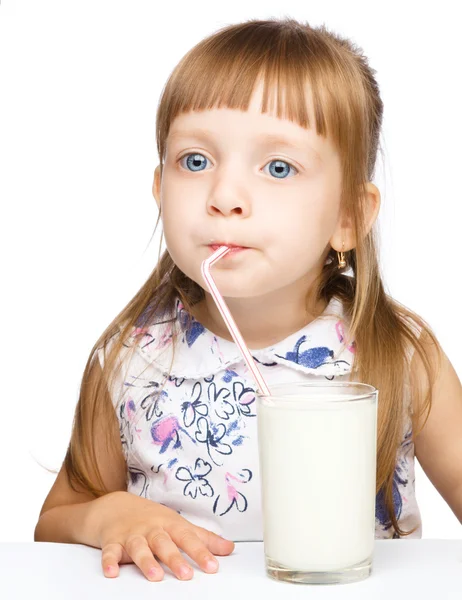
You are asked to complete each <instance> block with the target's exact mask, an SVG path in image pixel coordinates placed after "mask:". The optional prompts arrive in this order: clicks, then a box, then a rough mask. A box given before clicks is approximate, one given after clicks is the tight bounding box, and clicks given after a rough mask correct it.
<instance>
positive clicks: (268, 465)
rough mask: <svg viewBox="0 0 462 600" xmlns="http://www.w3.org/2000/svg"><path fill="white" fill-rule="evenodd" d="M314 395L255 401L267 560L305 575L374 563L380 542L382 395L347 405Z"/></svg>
mask: <svg viewBox="0 0 462 600" xmlns="http://www.w3.org/2000/svg"><path fill="white" fill-rule="evenodd" d="M295 385H296V384H295ZM301 385H302V386H303V385H306V384H301ZM337 385H340V386H344V385H345V384H337ZM293 386H294V384H286V387H285V389H284V386H282V385H281V386H275V387H277V388H279V389H278V393H282V391H283V390H284V393H288V391H289V388H291V389H292V392H291V393H293V389H295V388H294V387H293ZM367 387H369V389H370V390H373V389H374V388H372V387H370V386H367ZM317 391H318V392H319V388H317ZM342 391H343V393H344V392H345V388H344V387H342ZM314 392H315V390H314V388H313V390H312V391H310V389H309V387H307V388H298V392H297V393H304V394H305V400H304V401H303V402H300V403H299V402H295V401H294V399H290V398H289V399H288V398H286V399H285V400H284V399H280V400H278V399H277V397H276V396H275V395H274V393H275V392H274V388H272V394H273V396H272V399H271V400H269V399H268V397H262V398H260V397H258V396H257V421H258V437H259V452H260V477H261V486H262V504H263V523H264V548H265V555H266V557H267V560H268V559H269V560H270V561H271V562H272V563H277V564H278V565H280V566H282V567H287V568H289V569H294V570H300V571H307V572H308V571H309V572H313V571H334V570H341V569H345V568H348V567H351V566H353V565H355V564H358V563H361V562H362V561H365V560H367V559H371V558H372V553H373V547H374V537H375V485H376V437H377V392H376V393H375V395H372V396H369V397H367V398H366V399H363V400H350V401H347V402H345V400H347V399H348V398H351V397H352V396H351V395H348V394H347V395H342V396H336V397H332V396H331V398H330V399H323V398H322V397H321V398H320V397H319V394H318V395H317V396H316V394H315V393H314ZM356 394H357V392H356Z"/></svg>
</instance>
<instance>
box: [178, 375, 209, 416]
mask: <svg viewBox="0 0 462 600" xmlns="http://www.w3.org/2000/svg"><path fill="white" fill-rule="evenodd" d="M201 395H202V385H201V383H200V381H196V383H195V384H194V387H193V390H192V393H191V399H190V401H186V402H183V403H182V405H181V412H182V413H183V423H184V426H185V427H191V425H193V424H194V423H195V421H196V416H197V415H198V414H199V415H201V416H203V417H206V416H207V415H208V414H209V408H208V406H207V405H206V404H204V403H203V402H201V400H200V398H201Z"/></svg>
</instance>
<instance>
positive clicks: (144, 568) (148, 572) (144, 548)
mask: <svg viewBox="0 0 462 600" xmlns="http://www.w3.org/2000/svg"><path fill="white" fill-rule="evenodd" d="M124 546H125V550H126V552H127V553H128V555H129V556H130V557H131V559H132V560H133V562H134V563H135V564H136V565H137V566H138V567H139V568H140V570H141V572H142V573H143V575H145V577H146V578H147V579H149V581H160V580H161V579H163V577H164V570H163V569H162V567H161V566H160V564H159V563H158V562H157V560H156V559H155V558H154V556H153V555H152V552H151V548H150V547H149V544H148V541H147V540H146V538H145V537H144V536H142V535H138V534H137V535H131V536H129V537H128V538H127V540H126V542H125V544H124Z"/></svg>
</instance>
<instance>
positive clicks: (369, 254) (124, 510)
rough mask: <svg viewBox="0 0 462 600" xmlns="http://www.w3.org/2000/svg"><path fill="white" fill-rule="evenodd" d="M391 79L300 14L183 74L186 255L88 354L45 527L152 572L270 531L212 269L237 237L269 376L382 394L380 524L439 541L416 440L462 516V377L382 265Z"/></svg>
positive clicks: (180, 571) (251, 30) (183, 574)
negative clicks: (417, 473) (424, 515)
mask: <svg viewBox="0 0 462 600" xmlns="http://www.w3.org/2000/svg"><path fill="white" fill-rule="evenodd" d="M374 73H375V71H373V70H372V69H371V67H370V66H369V65H368V61H367V59H366V58H365V57H364V56H363V54H362V52H361V51H360V49H358V48H357V47H355V46H354V45H353V44H352V43H351V42H350V41H349V40H347V39H344V38H341V37H340V36H339V35H336V34H333V33H332V32H329V31H328V30H327V29H326V28H325V27H324V26H322V27H319V28H312V27H310V26H309V25H308V24H306V23H300V22H297V21H295V20H293V19H289V18H285V19H281V20H276V19H272V20H266V21H261V20H250V21H247V22H244V23H241V24H236V25H231V26H227V27H224V28H222V29H221V30H219V31H217V32H216V33H215V34H214V35H211V36H210V37H208V38H207V39H205V40H203V41H202V42H200V43H199V44H197V45H196V46H195V47H194V48H193V49H192V50H191V51H190V52H188V53H187V54H186V55H185V56H184V58H183V59H182V60H181V61H180V63H179V65H178V66H177V67H176V68H175V69H174V71H173V73H172V74H171V76H170V78H169V80H168V82H167V84H166V87H165V89H164V91H163V94H162V98H161V101H160V104H159V107H158V111H157V144H158V151H159V158H160V165H159V166H158V167H157V168H156V170H155V176H154V184H153V194H154V197H155V200H156V202H157V205H158V207H159V218H161V219H162V224H163V233H164V234H165V240H166V246H167V250H166V251H165V252H164V253H163V255H162V257H161V258H160V260H159V262H158V264H157V265H156V267H155V268H154V270H153V272H152V274H151V275H150V276H149V278H148V280H147V281H146V283H145V284H144V285H143V286H142V288H141V289H140V290H139V292H138V293H137V294H136V296H135V297H134V298H133V299H132V300H131V301H130V303H129V304H128V305H127V306H126V307H125V308H124V309H123V310H122V311H121V313H120V314H119V315H118V316H117V317H116V318H115V319H114V321H113V322H112V323H111V324H110V325H109V327H108V328H107V329H106V330H105V331H104V333H103V334H102V335H101V337H100V338H99V339H98V340H97V342H96V343H95V345H94V347H93V349H92V351H91V353H90V356H89V358H88V362H87V365H86V368H85V371H84V373H83V379H82V385H81V391H80V397H79V401H78V404H77V408H76V414H75V420H74V427H73V431H72V436H71V440H70V444H69V448H68V451H67V454H66V457H65V460H64V464H63V466H62V468H61V471H60V472H59V474H58V477H57V479H56V482H55V483H54V485H53V487H52V489H51V491H50V493H49V495H48V497H47V498H46V500H45V503H44V505H43V507H42V511H41V516H40V518H39V521H38V523H37V527H36V530H35V539H36V540H39V541H57V542H59V541H61V542H71V543H83V544H87V545H91V546H94V547H98V548H102V565H103V569H104V573H105V575H106V576H109V577H112V576H117V574H118V570H119V567H118V565H119V563H124V562H134V563H135V564H137V565H138V566H139V568H140V569H141V570H142V572H143V573H144V574H145V576H146V577H147V578H148V579H150V580H160V579H162V577H163V574H164V572H163V569H162V567H161V565H160V562H162V563H164V564H165V565H167V566H168V567H169V568H170V569H171V570H172V571H173V573H174V574H175V575H176V576H177V577H179V578H182V579H188V578H191V577H192V575H193V571H192V569H191V567H190V566H189V565H188V562H187V561H186V559H185V558H184V556H183V555H182V554H181V553H180V549H181V550H184V552H185V553H186V554H187V555H188V556H189V557H191V558H192V559H193V560H194V561H195V562H196V563H197V564H198V565H199V566H200V567H201V568H203V569H204V570H205V571H206V572H214V571H216V570H217V568H218V563H217V561H216V559H215V558H214V555H226V554H229V553H230V552H232V550H233V541H239V540H262V536H263V532H262V516H261V512H260V511H261V508H260V490H259V485H260V483H259V469H258V452H257V433H256V409H255V392H256V386H255V382H254V380H253V377H252V374H251V373H250V372H249V371H248V369H247V366H246V364H245V362H244V360H243V358H242V355H241V354H240V352H239V350H238V348H237V346H236V344H234V342H233V340H232V337H231V335H230V334H229V332H228V330H227V328H226V326H225V324H224V322H223V320H222V318H221V316H220V313H219V312H218V309H217V308H216V306H215V304H214V302H213V299H212V297H211V295H210V294H209V292H208V288H207V285H206V283H205V281H204V280H203V278H202V274H201V263H202V261H203V260H204V259H205V258H207V257H208V256H210V255H211V253H212V252H213V251H214V250H215V249H216V248H217V247H219V246H220V245H222V244H225V245H233V246H238V247H240V250H239V251H234V252H233V253H229V254H228V255H227V256H226V257H225V258H223V259H221V260H220V261H219V262H218V263H216V265H215V266H214V267H213V273H214V278H215V281H216V284H217V287H218V289H219V290H220V291H221V293H222V295H223V296H224V297H225V299H226V301H227V304H228V306H229V308H230V311H231V313H232V315H233V317H234V319H235V321H236V323H237V325H238V327H239V329H240V331H241V333H242V335H243V337H244V339H245V340H246V343H247V344H248V347H249V348H250V349H251V351H252V355H253V356H254V358H255V360H256V361H257V363H258V366H259V368H260V369H261V372H262V375H263V378H264V379H265V381H266V382H267V383H268V384H269V385H271V384H273V383H281V382H289V381H297V380H314V381H319V380H321V381H325V380H326V379H327V380H333V379H336V380H351V381H362V382H365V383H370V384H372V385H374V386H375V387H376V388H377V389H378V390H379V406H378V434H377V435H378V438H377V453H378V455H377V456H378V458H377V497H376V537H377V538H396V537H405V536H408V537H421V531H422V529H421V519H420V514H419V508H418V505H417V502H416V497H415V491H414V452H415V453H416V455H417V457H418V459H419V461H420V463H421V464H422V466H423V468H424V469H425V471H426V473H427V474H428V476H429V477H430V479H431V480H432V482H433V483H434V485H435V486H436V487H437V489H438V491H439V492H440V493H441V494H442V496H443V497H444V498H445V500H446V501H447V502H448V504H449V506H450V507H451V509H452V510H453V511H454V513H455V514H456V515H457V517H458V518H459V520H461V521H462V466H461V465H462V443H461V436H460V431H461V428H462V391H461V384H460V381H459V379H458V377H457V375H456V373H455V371H454V369H453V367H452V365H451V364H450V362H449V360H448V359H447V357H446V356H445V354H444V352H443V351H442V349H441V348H440V345H439V343H438V341H437V340H436V338H435V336H434V334H433V332H432V331H431V328H430V327H429V326H428V325H427V324H426V323H425V322H424V320H423V319H422V318H420V317H419V316H418V315H416V314H415V313H413V312H412V311H410V310H408V309H407V308H405V307H404V306H402V305H401V304H399V303H398V302H397V301H396V300H394V299H392V298H391V297H390V296H389V295H387V294H386V292H385V290H384V285H383V283H382V279H381V276H380V270H379V263H378V257H377V244H376V234H375V233H374V227H373V226H374V224H375V222H376V218H377V215H378V212H379V207H380V193H379V190H378V189H377V187H376V186H375V185H374V184H373V183H372V182H371V180H372V178H373V175H374V169H375V164H376V157H377V151H378V143H379V136H380V129H381V121H382V113H383V104H382V101H381V98H380V95H379V89H378V85H377V82H376V80H375V78H374ZM157 223H159V219H158V221H157ZM156 227H157V225H156ZM281 435H284V432H283V431H281ZM320 453H322V448H320ZM320 460H322V455H321V456H320ZM332 476H334V474H332ZM339 501H340V500H339ZM220 536H224V537H220Z"/></svg>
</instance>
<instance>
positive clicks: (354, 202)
mask: <svg viewBox="0 0 462 600" xmlns="http://www.w3.org/2000/svg"><path fill="white" fill-rule="evenodd" d="M374 74H375V71H374V70H373V69H371V67H370V66H369V65H368V61H367V59H366V58H365V57H364V55H363V54H362V51H361V49H359V48H358V47H356V46H355V45H354V44H353V43H352V42H351V41H350V40H347V39H344V38H342V37H341V36H339V35H337V34H334V33H332V32H329V31H328V30H327V29H326V27H325V26H324V25H322V26H320V27H311V26H310V25H308V24H307V23H300V22H298V21H296V20H294V19H291V18H284V19H269V20H254V19H252V20H248V21H246V22H243V23H239V24H234V25H229V26H226V27H223V28H221V29H219V30H218V31H216V32H215V33H214V34H213V35H211V36H209V37H207V38H206V39H204V40H202V41H201V42H199V43H198V44H197V45H196V46H194V47H193V48H192V49H191V50H190V51H189V52H188V53H187V54H186V55H185V56H184V57H183V58H182V59H181V61H180V62H179V64H178V65H177V66H176V67H175V69H174V70H173V72H172V73H171V75H170V77H169V79H168V81H167V83H166V85H165V87H164V90H163V92H162V95H161V99H160V102H159V105H158V109H157V121H156V135H157V149H158V153H159V158H160V173H161V175H162V168H163V161H164V157H165V151H166V139H167V136H168V133H169V129H170V126H171V123H172V121H173V120H174V119H175V117H176V116H177V115H179V114H181V113H184V112H188V111H191V110H203V109H211V108H214V107H221V106H224V107H227V108H230V109H240V110H247V108H248V106H249V101H250V98H251V95H252V92H253V89H254V86H255V83H256V82H257V81H258V80H259V78H262V79H263V82H264V84H265V87H264V92H263V95H264V98H263V107H262V112H267V102H268V95H269V90H272V89H276V90H277V92H278V93H277V104H276V110H277V115H278V117H280V116H283V117H285V118H287V119H290V120H294V121H295V122H296V123H298V124H299V125H300V126H301V127H304V128H309V127H315V128H316V132H317V134H318V135H322V136H329V138H330V139H331V140H332V142H333V144H334V146H335V148H336V149H337V151H338V153H339V156H340V160H341V168H342V191H341V208H342V210H343V211H345V213H346V214H348V215H349V216H350V217H351V219H352V222H353V225H354V230H355V233H356V240H357V246H356V248H354V249H352V250H350V251H349V252H347V253H346V259H347V267H345V268H343V269H339V268H338V266H337V265H338V262H337V256H336V252H335V251H334V250H333V249H332V248H331V250H330V251H329V254H328V255H327V258H328V259H329V258H331V259H332V260H326V264H325V265H324V267H323V269H322V272H321V274H320V276H319V279H318V280H317V282H316V284H315V286H313V288H312V294H313V298H314V304H313V305H315V304H316V303H317V302H318V301H319V300H321V299H322V300H324V301H325V302H329V301H330V299H331V298H332V297H334V296H335V297H337V298H338V299H340V300H341V301H342V303H343V305H344V309H345V314H346V316H347V318H348V319H349V322H350V327H349V335H348V337H349V340H354V341H355V346H356V352H355V359H354V364H353V366H352V373H351V380H354V381H362V382H365V383H369V384H371V385H373V386H375V387H376V388H377V389H378V390H379V406H378V431H377V436H378V437H377V480H376V481H377V493H378V492H379V491H380V492H381V493H382V494H383V498H384V501H385V504H386V508H387V510H388V515H389V525H390V526H392V527H393V528H394V530H395V531H396V533H397V534H398V535H399V536H405V535H409V534H410V533H412V532H413V531H414V530H415V529H413V530H412V531H408V532H406V531H403V530H401V529H400V527H399V526H398V522H397V518H396V515H395V509H394V503H393V484H394V472H395V465H396V460H397V451H398V449H399V447H400V445H401V443H402V439H403V425H404V420H403V419H404V418H405V408H406V404H405V399H406V394H405V393H404V390H405V387H406V384H407V382H408V375H409V367H410V357H411V354H412V352H416V353H417V354H418V355H419V357H420V359H421V360H422V363H423V366H424V371H425V373H426V377H427V379H428V383H429V385H428V386H427V388H426V389H427V390H428V391H427V393H426V395H425V398H420V397H418V394H420V393H422V394H423V392H421V391H420V389H421V388H420V386H415V388H414V387H412V388H411V392H412V398H413V399H414V400H415V401H416V402H415V406H418V407H419V408H420V410H419V411H417V413H415V412H414V413H413V419H414V421H413V423H414V424H415V423H417V422H418V419H420V416H421V414H423V413H424V411H425V410H428V413H429V411H430V407H431V387H432V383H433V381H434V378H435V373H434V372H433V364H432V362H431V361H430V360H429V358H428V356H427V353H426V351H425V347H424V335H421V336H420V337H419V330H422V333H423V334H425V336H428V338H427V339H430V340H431V341H432V342H433V344H435V346H436V347H437V348H438V349H439V344H438V342H437V340H436V338H435V336H434V334H433V333H432V331H431V329H430V327H429V325H428V324H427V323H426V322H425V321H424V320H423V319H422V318H421V317H419V316H418V315H416V314H415V313H413V312H412V311H410V310H408V309H407V308H405V307H404V306H402V305H401V304H399V303H398V302H396V301H395V300H393V299H392V298H391V297H390V296H389V295H387V294H386V292H385V290H384V286H383V283H382V278H381V275H380V269H379V262H378V248H377V241H376V233H375V231H374V229H371V230H370V231H369V232H367V233H366V232H365V197H366V192H365V185H366V183H367V182H368V181H370V180H372V178H373V175H374V169H375V164H376V159H377V152H378V149H379V135H380V130H381V123H382V115H383V103H382V100H381V98H380V94H379V88H378V85H377V82H376V80H375V78H374ZM306 83H308V84H309V89H310V90H311V93H312V101H313V106H314V115H313V121H314V122H312V123H310V120H309V116H308V111H307V99H306V97H305V91H306V89H307V86H306ZM281 91H285V92H286V96H285V100H284V106H283V105H282V102H281V101H280V97H281V96H280V95H281ZM160 216H161V215H160V213H159V217H158V219H157V223H156V226H155V229H154V232H155V231H156V229H157V226H158V224H159V219H160ZM159 253H160V251H159ZM348 268H351V270H352V272H353V276H351V277H350V276H346V275H345V270H346V269H348ZM176 297H179V298H180V299H181V301H182V302H183V305H184V307H185V308H186V310H187V311H189V310H190V309H191V308H192V307H193V306H194V305H195V304H196V303H197V302H199V301H200V300H202V299H203V297H204V290H203V289H202V288H201V287H200V286H199V285H198V284H196V283H195V282H194V281H192V280H191V279H189V278H188V277H187V276H186V275H185V274H184V273H183V272H181V271H180V269H179V268H178V267H177V266H176V265H175V264H174V262H173V260H172V258H171V257H170V255H169V253H168V251H167V250H166V251H165V252H164V253H163V254H162V256H161V257H160V258H159V261H158V264H157V265H156V267H155V268H154V270H153V271H152V273H151V274H150V275H149V277H148V279H147V281H146V283H145V284H144V285H143V286H142V287H141V289H140V290H139V291H138V292H137V294H136V295H135V296H134V298H133V299H132V300H131V301H130V302H129V303H128V305H127V306H126V307H125V308H124V309H123V310H122V311H121V312H120V313H119V314H118V315H117V316H116V317H115V319H114V320H113V321H112V323H111V324H110V325H109V326H108V327H107V328H106V330H105V331H104V332H103V333H102V334H101V336H100V337H99V339H98V340H97V341H96V343H95V345H94V346H93V348H92V350H91V352H90V356H89V358H88V361H87V364H86V366H85V370H84V373H83V377H82V384H81V388H80V395H79V400H78V403H77V407H76V412H75V419H74V424H73V430H72V435H71V439H70V443H69V447H68V450H67V454H66V457H65V461H64V464H65V468H66V472H67V474H68V478H69V481H70V482H71V485H79V486H80V487H81V488H84V489H85V490H88V491H89V492H91V493H92V494H93V495H95V496H100V495H102V494H104V493H106V492H107V490H106V488H105V486H104V484H103V481H102V478H101V474H100V473H99V471H98V468H97V464H96V455H95V450H94V443H93V440H94V436H95V435H101V434H103V432H102V431H98V432H95V431H94V427H93V419H94V416H95V415H96V414H97V412H100V411H102V412H103V414H105V415H107V419H105V421H104V422H110V421H109V420H110V419H111V418H113V416H111V415H110V413H111V412H112V413H114V406H113V405H112V403H111V402H109V401H108V400H107V398H108V396H107V393H106V394H105V389H107V388H106V387H105V386H106V385H108V386H109V388H110V389H111V385H112V384H111V383H110V380H111V377H114V376H115V371H116V359H117V356H118V355H119V353H120V351H121V350H122V349H123V346H124V345H126V344H125V342H126V341H127V339H129V338H130V336H132V333H133V330H134V328H138V327H142V326H143V325H144V324H149V323H152V322H154V321H156V320H158V319H159V315H167V316H168V314H169V313H171V319H170V320H171V322H173V321H174V319H175V316H174V314H173V308H174V302H175V298H176ZM166 320H167V321H168V318H167V319H166ZM136 335H137V332H136V331H135V336H134V337H135V338H136ZM132 337H133V336H132ZM111 338H112V339H113V341H114V344H113V346H112V348H111V351H110V352H109V354H108V355H107V357H106V359H105V361H104V366H103V370H102V372H100V374H99V375H97V376H95V375H94V372H93V365H94V361H95V360H98V358H97V356H96V351H97V349H98V348H103V347H104V348H105V347H106V344H107V343H108V341H109V340H110V339H111ZM175 339H176V334H175V330H173V343H174V342H175ZM410 349H411V352H410V351H409V350H410ZM92 373H93V375H92ZM91 375H92V376H91ZM428 413H427V418H428ZM422 427H423V426H422ZM418 433H419V431H417V432H416V431H415V427H413V439H415V436H416V435H417V434H418ZM108 442H109V440H108ZM110 443H116V445H117V444H118V443H119V440H116V441H115V442H114V440H111V441H110ZM119 449H120V444H119ZM93 474H95V475H94V476H93Z"/></svg>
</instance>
